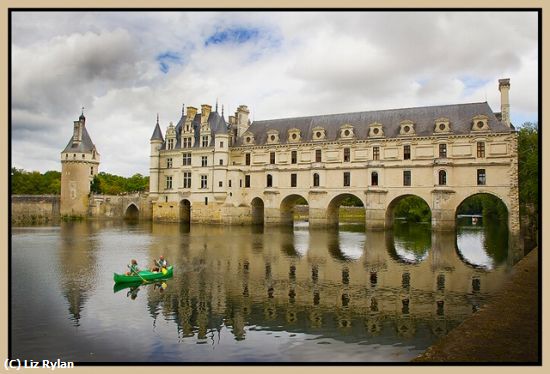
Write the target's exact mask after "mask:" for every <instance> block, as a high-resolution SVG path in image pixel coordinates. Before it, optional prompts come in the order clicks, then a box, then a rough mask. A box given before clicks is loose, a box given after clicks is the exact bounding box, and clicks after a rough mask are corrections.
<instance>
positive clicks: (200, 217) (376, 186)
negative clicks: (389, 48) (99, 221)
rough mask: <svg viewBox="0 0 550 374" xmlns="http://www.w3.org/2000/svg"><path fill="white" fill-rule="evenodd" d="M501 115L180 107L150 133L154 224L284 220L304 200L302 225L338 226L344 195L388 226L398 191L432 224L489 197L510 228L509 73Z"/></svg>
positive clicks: (513, 140)
mask: <svg viewBox="0 0 550 374" xmlns="http://www.w3.org/2000/svg"><path fill="white" fill-rule="evenodd" d="M498 88H499V91H500V93H501V111H500V112H499V113H495V112H493V111H492V109H491V108H490V107H489V105H488V104H487V103H486V102H480V103H468V104H455V105H442V106H431V107H417V108H404V109H393V110H379V111H367V112H357V113H345V114H333V115H320V116H310V117H299V118H282V119H273V120H264V121H254V122H253V123H251V121H250V120H249V110H248V108H247V107H246V106H245V105H241V106H239V107H238V108H237V110H236V112H235V115H234V116H229V118H228V120H227V121H226V120H225V117H224V115H223V110H222V114H219V113H218V110H217V105H216V109H215V110H212V107H211V106H210V105H202V106H201V110H200V112H199V111H198V109H197V108H194V107H187V110H186V111H185V110H182V114H181V118H180V119H179V120H178V121H177V123H176V124H175V125H174V124H173V123H170V124H169V126H168V128H167V129H166V131H165V134H163V133H162V131H161V128H160V124H159V121H158V117H157V123H156V125H155V128H154V131H153V135H152V137H151V139H150V195H149V198H150V199H151V204H152V212H151V216H152V218H153V219H154V220H165V221H184V222H185V221H190V222H208V223H220V224H260V223H263V224H289V223H291V222H292V220H293V214H292V212H293V207H294V206H295V205H296V203H297V202H298V201H302V202H303V200H305V201H307V203H308V206H309V222H310V225H312V226H330V225H335V224H337V223H338V207H339V206H340V203H341V202H342V200H344V199H345V198H346V197H349V196H350V195H352V196H355V197H357V198H358V199H359V200H361V202H362V203H363V206H364V208H365V213H366V222H365V224H366V226H367V227H368V228H388V227H391V225H392V220H393V207H394V206H395V205H396V203H397V202H398V201H399V200H400V199H402V198H403V197H406V196H410V195H415V196H418V197H420V198H422V199H423V200H424V201H425V202H426V203H427V204H428V206H429V207H430V209H431V212H432V226H433V228H434V229H441V230H446V229H453V228H454V227H455V217H456V211H457V208H458V206H459V205H460V204H461V203H462V202H463V201H464V200H465V199H466V198H468V197H470V196H472V195H475V194H478V193H489V194H492V195H494V196H496V197H498V198H499V199H500V200H502V201H503V202H504V204H505V205H506V207H507V209H508V213H509V220H508V221H509V222H508V224H509V228H510V230H511V233H512V234H518V233H519V200H518V171H517V169H518V164H517V162H518V157H517V133H516V131H515V129H514V127H513V126H512V124H511V123H510V103H509V89H510V81H509V79H501V80H499V87H498Z"/></svg>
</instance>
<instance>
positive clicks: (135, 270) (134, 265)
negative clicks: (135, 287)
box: [126, 259, 139, 275]
mask: <svg viewBox="0 0 550 374" xmlns="http://www.w3.org/2000/svg"><path fill="white" fill-rule="evenodd" d="M128 268H129V269H130V271H128V272H126V275H139V274H138V273H139V268H138V264H137V261H136V260H134V259H132V262H131V263H130V264H129V265H128Z"/></svg>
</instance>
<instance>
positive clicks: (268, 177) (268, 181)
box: [267, 174, 273, 187]
mask: <svg viewBox="0 0 550 374" xmlns="http://www.w3.org/2000/svg"><path fill="white" fill-rule="evenodd" d="M267 187H273V177H272V176H271V174H267Z"/></svg>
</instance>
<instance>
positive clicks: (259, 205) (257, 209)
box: [250, 197, 264, 225]
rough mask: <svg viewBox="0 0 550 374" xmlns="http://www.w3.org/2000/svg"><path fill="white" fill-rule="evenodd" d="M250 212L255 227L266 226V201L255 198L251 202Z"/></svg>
mask: <svg viewBox="0 0 550 374" xmlns="http://www.w3.org/2000/svg"><path fill="white" fill-rule="evenodd" d="M250 210H251V216H252V224H253V225H263V224H264V201H263V200H262V199H260V198H259V197H255V198H254V199H252V201H251V202H250Z"/></svg>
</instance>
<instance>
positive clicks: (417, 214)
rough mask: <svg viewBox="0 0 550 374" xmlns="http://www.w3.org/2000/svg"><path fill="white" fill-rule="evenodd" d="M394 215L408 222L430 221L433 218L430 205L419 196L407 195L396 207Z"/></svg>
mask: <svg viewBox="0 0 550 374" xmlns="http://www.w3.org/2000/svg"><path fill="white" fill-rule="evenodd" d="M393 216H394V217H398V218H404V219H405V220H406V221H408V222H429V221H431V219H432V212H431V211H430V207H429V206H428V204H426V202H425V201H424V200H422V199H421V198H419V197H417V196H406V197H404V198H402V199H401V200H400V201H399V202H398V203H397V205H396V206H395V207H394V210H393Z"/></svg>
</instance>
